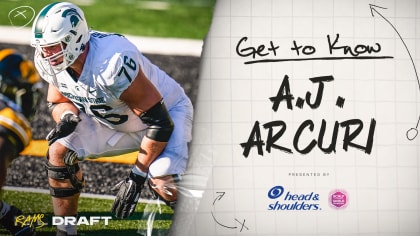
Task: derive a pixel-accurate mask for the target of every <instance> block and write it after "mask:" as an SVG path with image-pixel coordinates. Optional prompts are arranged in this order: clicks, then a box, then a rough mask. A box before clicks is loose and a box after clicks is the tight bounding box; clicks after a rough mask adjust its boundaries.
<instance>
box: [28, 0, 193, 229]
mask: <svg viewBox="0 0 420 236" xmlns="http://www.w3.org/2000/svg"><path fill="white" fill-rule="evenodd" d="M31 45H32V46H33V47H35V49H36V50H35V59H34V61H35V66H36V67H37V69H38V71H39V73H40V74H41V77H42V78H43V79H44V80H46V81H47V82H48V83H49V88H48V95H47V102H48V103H49V108H50V111H51V113H52V117H53V119H54V120H55V121H56V122H57V125H56V127H55V128H54V129H53V130H52V131H51V132H50V133H49V135H47V140H48V141H49V151H48V153H47V158H48V163H47V170H48V171H47V173H48V180H49V185H50V193H51V196H52V202H53V208H54V214H55V215H57V216H77V214H78V210H77V207H78V198H79V195H80V191H81V189H82V188H83V187H84V185H85V181H84V178H83V176H82V170H81V168H80V166H79V165H78V161H82V160H85V159H86V158H97V157H104V156H113V155H117V154H123V153H128V152H133V151H138V158H137V161H136V163H135V165H134V166H133V168H132V170H131V171H130V173H128V175H127V176H125V177H123V178H122V180H121V181H120V182H119V183H118V184H117V185H116V186H115V187H114V190H115V191H116V198H115V201H114V204H113V205H112V207H111V211H112V212H113V213H114V214H115V215H116V217H118V218H126V217H128V216H131V215H132V214H133V212H134V210H135V207H136V204H137V201H138V200H139V196H140V193H141V191H142V188H143V185H144V184H145V183H147V184H148V185H149V186H150V187H151V189H153V191H154V192H155V194H156V195H157V196H158V197H159V198H160V199H161V200H163V201H164V202H165V203H166V204H168V205H169V206H171V207H174V206H175V203H176V200H177V182H178V181H179V180H180V176H181V175H182V174H183V172H184V171H185V168H186V164H187V158H188V146H187V144H188V142H189V141H190V140H191V129H192V118H193V107H192V104H191V101H190V99H189V98H188V97H187V95H186V94H185V92H184V90H183V88H182V87H181V86H180V85H179V84H178V83H177V82H176V81H175V80H174V79H173V78H171V77H170V76H169V75H167V74H166V73H165V72H164V71H163V70H161V69H160V68H158V67H157V66H156V65H154V64H152V63H151V62H150V61H149V60H148V59H147V58H146V57H145V56H144V55H143V54H142V53H141V52H140V51H139V49H138V48H137V47H136V46H135V45H134V44H133V43H131V42H130V41H129V40H127V38H125V37H124V36H122V35H119V34H115V33H105V32H98V31H90V30H89V28H88V25H87V22H86V19H85V16H84V13H83V11H82V10H81V9H80V8H79V7H78V6H76V5H74V4H72V3H68V2H58V3H52V4H49V5H47V6H46V7H44V8H43V9H42V10H41V11H40V12H39V14H38V15H37V17H36V18H35V21H34V24H33V27H32V37H31ZM57 231H58V233H57V235H76V234H77V228H76V226H73V225H66V226H58V227H57Z"/></svg>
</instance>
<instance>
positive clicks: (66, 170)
mask: <svg viewBox="0 0 420 236" xmlns="http://www.w3.org/2000/svg"><path fill="white" fill-rule="evenodd" d="M70 155H74V152H72V151H71V150H69V149H68V148H66V147H64V146H63V145H62V144H60V143H58V142H55V143H54V144H52V145H51V146H50V147H49V150H48V162H47V164H46V169H47V173H48V184H49V186H50V195H51V199H52V205H53V211H54V215H55V216H77V210H78V200H79V196H80V191H81V189H82V188H83V185H84V183H83V177H82V170H81V169H80V167H79V165H78V163H77V160H75V161H74V162H72V163H66V161H65V160H68V159H69V156H70ZM70 165H71V166H70ZM74 181H79V184H75V183H74ZM57 231H58V233H57V235H77V229H76V226H74V225H60V226H58V227H57ZM64 232H66V234H64ZM60 233H61V234H60Z"/></svg>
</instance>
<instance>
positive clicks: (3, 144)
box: [0, 48, 42, 235]
mask: <svg viewBox="0 0 420 236" xmlns="http://www.w3.org/2000/svg"><path fill="white" fill-rule="evenodd" d="M41 87H42V82H41V79H40V77H39V75H38V74H37V72H36V70H35V67H34V65H33V63H32V62H31V61H29V60H26V59H24V57H23V56H22V55H21V54H19V53H18V52H17V51H15V50H14V49H9V48H7V49H3V50H0V184H1V187H3V185H4V184H5V182H6V173H7V168H8V166H9V164H10V163H11V162H12V160H14V159H15V158H17V157H18V156H19V153H20V152H21V151H22V150H23V149H24V148H25V147H26V146H28V144H29V142H30V141H31V138H32V133H31V127H30V123H29V119H30V118H32V116H33V115H34V112H35V109H36V108H37V104H38V102H39V100H40V98H41V95H42V90H41ZM20 215H22V211H21V210H19V209H18V208H16V207H15V206H10V205H9V204H7V203H6V202H4V201H1V200H0V224H1V225H2V226H3V227H4V228H6V229H7V230H9V231H10V232H11V233H12V234H13V235H33V234H34V228H33V227H29V226H23V227H22V225H15V218H16V217H18V216H20Z"/></svg>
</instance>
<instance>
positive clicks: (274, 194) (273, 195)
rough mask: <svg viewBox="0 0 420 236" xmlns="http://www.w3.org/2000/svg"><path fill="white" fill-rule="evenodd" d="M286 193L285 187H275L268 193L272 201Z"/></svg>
mask: <svg viewBox="0 0 420 236" xmlns="http://www.w3.org/2000/svg"><path fill="white" fill-rule="evenodd" d="M283 192H284V188H283V186H275V187H272V188H271V189H270V191H268V197H269V198H271V199H275V198H278V197H280V196H281V195H282V194H283Z"/></svg>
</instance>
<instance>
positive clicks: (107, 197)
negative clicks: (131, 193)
mask: <svg viewBox="0 0 420 236" xmlns="http://www.w3.org/2000/svg"><path fill="white" fill-rule="evenodd" d="M3 190H7V191H17V192H28V193H42V194H48V195H49V194H50V191H49V190H47V189H40V188H30V187H14V186H4V187H3ZM80 197H85V198H97V199H104V200H114V199H115V196H113V195H106V194H93V193H81V194H80ZM139 202H141V203H148V204H156V203H157V202H158V200H150V199H143V198H141V199H140V200H139ZM160 204H163V205H164V204H165V203H164V202H160Z"/></svg>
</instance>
